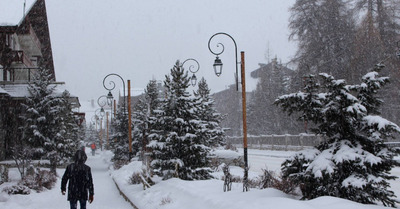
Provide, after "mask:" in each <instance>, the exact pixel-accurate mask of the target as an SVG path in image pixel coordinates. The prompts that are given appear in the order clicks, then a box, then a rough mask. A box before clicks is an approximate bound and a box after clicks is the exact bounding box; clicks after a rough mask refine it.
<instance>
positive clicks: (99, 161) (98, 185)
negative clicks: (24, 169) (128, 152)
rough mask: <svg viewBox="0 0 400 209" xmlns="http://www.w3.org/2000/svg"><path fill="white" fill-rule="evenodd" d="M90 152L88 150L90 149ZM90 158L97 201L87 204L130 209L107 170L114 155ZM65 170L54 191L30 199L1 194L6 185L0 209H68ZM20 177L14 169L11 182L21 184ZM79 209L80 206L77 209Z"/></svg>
mask: <svg viewBox="0 0 400 209" xmlns="http://www.w3.org/2000/svg"><path fill="white" fill-rule="evenodd" d="M87 150H88V149H87ZM87 154H88V160H87V162H86V164H87V165H89V166H90V167H91V169H92V175H93V183H94V189H95V190H94V192H95V194H94V201H93V203H92V204H89V203H88V204H87V208H88V209H90V208H92V209H111V208H115V209H131V208H132V207H131V205H130V204H129V203H128V202H126V201H125V200H124V198H122V197H121V196H120V195H119V191H118V190H117V188H116V186H115V184H114V182H113V181H112V179H111V178H110V175H109V170H108V167H109V165H110V162H109V159H110V156H111V154H110V153H109V152H103V153H102V155H96V156H91V155H89V153H87ZM64 171H65V169H58V170H57V174H58V176H59V177H58V179H57V183H56V185H55V187H54V189H52V190H47V191H44V192H41V193H35V192H31V194H30V195H11V196H10V195H7V194H6V193H4V192H1V191H2V188H4V186H5V185H0V208H2V209H66V208H69V202H68V201H67V195H65V196H63V195H61V190H60V188H61V177H62V175H63V174H64ZM18 176H19V173H18V171H17V170H16V169H11V172H10V178H11V180H14V181H15V180H18ZM78 208H79V206H78Z"/></svg>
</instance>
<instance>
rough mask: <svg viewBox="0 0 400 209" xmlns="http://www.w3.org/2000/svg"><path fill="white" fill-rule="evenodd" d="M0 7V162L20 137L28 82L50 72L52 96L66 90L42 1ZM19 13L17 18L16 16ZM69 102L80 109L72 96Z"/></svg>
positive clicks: (6, 0) (11, 0)
mask: <svg viewBox="0 0 400 209" xmlns="http://www.w3.org/2000/svg"><path fill="white" fill-rule="evenodd" d="M0 7H3V10H2V11H8V12H6V13H2V14H0V20H1V21H0V160H3V159H7V158H9V157H10V145H11V144H12V143H13V141H15V139H16V138H18V137H21V130H19V128H18V127H20V126H21V123H22V122H23V121H21V119H20V118H19V116H20V115H21V113H22V112H21V111H22V110H21V105H20V104H21V103H22V102H24V101H25V99H26V98H27V97H29V96H30V94H29V92H28V86H29V83H30V82H31V81H32V80H33V79H35V74H36V73H37V72H38V71H40V70H44V69H46V70H49V71H50V73H51V75H52V79H53V83H52V85H53V86H54V87H55V90H54V94H55V95H54V96H61V94H62V92H64V91H65V90H66V86H65V83H64V82H57V81H56V75H55V70H54V63H53V53H52V49H51V42H50V33H49V25H48V21H47V12H46V5H45V0H27V1H25V2H23V1H15V0H2V1H1V2H0ZM16 14H20V16H19V17H15V15H16ZM70 103H71V104H72V106H73V107H79V106H80V104H79V100H78V98H77V97H76V96H73V95H71V100H70Z"/></svg>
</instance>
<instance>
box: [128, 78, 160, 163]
mask: <svg viewBox="0 0 400 209" xmlns="http://www.w3.org/2000/svg"><path fill="white" fill-rule="evenodd" d="M158 91H159V90H158V88H157V81H156V80H150V82H149V83H148V84H147V87H146V89H145V94H144V98H141V99H139V101H138V103H137V104H136V105H135V110H134V117H133V122H134V127H135V129H134V131H133V138H134V142H133V143H134V144H133V148H134V150H135V151H136V152H140V153H141V157H143V154H144V152H145V151H146V145H147V144H148V139H147V136H148V135H149V130H150V129H151V126H152V124H153V122H152V119H153V115H154V110H155V109H157V108H158V105H159V97H158Z"/></svg>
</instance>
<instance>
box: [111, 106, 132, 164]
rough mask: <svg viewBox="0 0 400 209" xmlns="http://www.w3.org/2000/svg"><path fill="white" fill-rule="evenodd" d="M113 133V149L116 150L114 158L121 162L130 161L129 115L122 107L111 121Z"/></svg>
mask: <svg viewBox="0 0 400 209" xmlns="http://www.w3.org/2000/svg"><path fill="white" fill-rule="evenodd" d="M111 125H112V126H113V130H114V132H113V134H112V136H111V138H112V142H111V143H110V144H111V150H112V151H113V152H114V157H113V158H112V160H113V161H114V162H115V161H119V162H128V161H129V139H128V115H127V114H125V113H124V112H123V111H122V109H121V108H119V109H118V110H117V116H116V117H115V118H114V120H113V121H112V122H111Z"/></svg>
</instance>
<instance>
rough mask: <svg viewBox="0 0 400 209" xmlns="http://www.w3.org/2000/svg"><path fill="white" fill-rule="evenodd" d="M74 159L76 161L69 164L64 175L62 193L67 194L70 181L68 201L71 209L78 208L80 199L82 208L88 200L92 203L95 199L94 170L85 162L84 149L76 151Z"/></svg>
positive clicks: (83, 208)
mask: <svg viewBox="0 0 400 209" xmlns="http://www.w3.org/2000/svg"><path fill="white" fill-rule="evenodd" d="M74 160H75V162H74V163H72V164H70V165H68V166H67V169H66V170H65V173H64V175H63V177H62V180H61V193H62V194H63V195H65V191H66V185H67V182H69V183H68V201H69V202H70V205H71V209H77V203H78V201H79V203H80V208H81V209H86V201H87V200H89V203H92V202H93V200H94V187H93V179H92V172H91V169H90V167H89V166H87V165H86V164H85V162H86V160H87V156H86V153H85V152H84V151H83V150H78V151H76V153H75V156H74ZM88 193H89V196H88Z"/></svg>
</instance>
